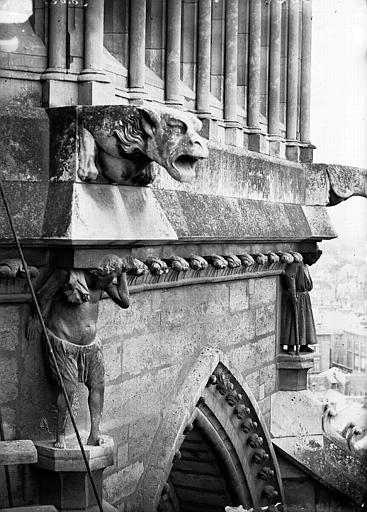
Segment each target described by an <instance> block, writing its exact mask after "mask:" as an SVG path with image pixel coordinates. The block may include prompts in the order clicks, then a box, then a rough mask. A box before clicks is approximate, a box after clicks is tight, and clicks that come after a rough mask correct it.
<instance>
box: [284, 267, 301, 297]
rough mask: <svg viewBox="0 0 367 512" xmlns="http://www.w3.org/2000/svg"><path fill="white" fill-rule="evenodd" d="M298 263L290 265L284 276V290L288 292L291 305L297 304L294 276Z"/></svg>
mask: <svg viewBox="0 0 367 512" xmlns="http://www.w3.org/2000/svg"><path fill="white" fill-rule="evenodd" d="M298 265H299V263H291V264H290V265H288V266H287V268H286V271H285V274H284V282H285V288H286V290H287V291H288V292H289V295H290V298H291V301H292V303H293V304H296V303H297V290H296V274H297V268H298Z"/></svg>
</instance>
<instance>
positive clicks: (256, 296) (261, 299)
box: [250, 277, 277, 307]
mask: <svg viewBox="0 0 367 512" xmlns="http://www.w3.org/2000/svg"><path fill="white" fill-rule="evenodd" d="M252 285H253V291H252V292H251V294H250V304H251V307H253V306H258V305H259V304H269V303H270V302H273V303H274V302H275V301H276V291H277V278H276V277H263V278H261V279H254V280H252Z"/></svg>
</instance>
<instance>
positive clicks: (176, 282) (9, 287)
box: [0, 251, 302, 302]
mask: <svg viewBox="0 0 367 512" xmlns="http://www.w3.org/2000/svg"><path fill="white" fill-rule="evenodd" d="M300 258H302V256H301V255H300V254H299V253H297V252H294V251H291V252H278V253H275V252H271V251H270V252H267V253H266V254H263V253H255V254H250V253H243V254H238V255H235V254H227V255H218V254H212V255H208V256H205V257H203V256H199V255H197V254H191V255H190V256H188V257H186V258H183V257H181V256H177V255H172V256H170V257H169V258H166V259H160V258H158V257H155V256H147V258H146V259H145V261H144V262H143V261H140V260H138V259H137V258H132V257H130V256H128V257H127V258H126V259H125V262H124V265H125V268H126V269H127V281H128V284H129V288H130V292H131V293H137V292H139V291H142V290H146V289H149V288H152V289H155V288H170V287H177V286H185V285H188V284H202V283H205V282H213V283H215V282H220V281H228V280H237V279H251V278H255V277H266V276H276V275H279V274H282V273H283V272H284V270H285V268H286V266H287V265H288V264H290V263H292V262H293V261H298V260H300ZM92 268H93V267H92ZM40 270H41V272H40V274H41V276H40V278H39V279H37V277H38V274H39V270H38V269H37V268H36V267H33V266H30V267H29V271H30V273H31V278H32V279H35V287H36V288H37V283H38V281H39V280H41V281H42V279H43V277H42V276H44V275H45V274H47V273H49V272H50V271H51V270H52V269H51V268H48V267H41V269H40ZM23 274H24V271H22V267H21V262H20V260H19V259H17V258H13V259H9V260H5V261H4V262H2V263H1V262H0V302H4V301H6V302H8V301H9V302H15V301H17V302H18V301H29V300H30V296H29V294H28V287H27V285H26V282H25V281H24V279H23V277H24V275H23Z"/></svg>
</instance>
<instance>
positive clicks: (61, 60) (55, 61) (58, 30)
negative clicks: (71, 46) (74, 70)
mask: <svg viewBox="0 0 367 512" xmlns="http://www.w3.org/2000/svg"><path fill="white" fill-rule="evenodd" d="M67 9H68V4H67V2H65V3H64V4H62V3H60V2H55V3H53V2H50V3H49V22H48V23H49V27H48V34H49V35H48V69H49V70H53V71H54V70H55V71H57V70H64V69H65V68H66V31H67V26H66V25H67Z"/></svg>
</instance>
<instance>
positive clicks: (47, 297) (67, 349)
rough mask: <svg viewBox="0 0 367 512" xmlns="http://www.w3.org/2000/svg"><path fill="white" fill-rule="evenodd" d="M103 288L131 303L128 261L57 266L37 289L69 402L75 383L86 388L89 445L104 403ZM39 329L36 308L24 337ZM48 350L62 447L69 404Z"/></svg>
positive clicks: (111, 258) (95, 440) (95, 438)
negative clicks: (100, 316) (91, 266)
mask: <svg viewBox="0 0 367 512" xmlns="http://www.w3.org/2000/svg"><path fill="white" fill-rule="evenodd" d="M103 292H106V293H107V295H108V296H109V297H111V299H112V300H113V301H114V302H115V303H116V304H117V305H118V306H120V307H121V308H128V307H129V304H130V300H129V290H128V285H127V280H126V265H125V263H124V262H123V261H122V260H121V259H120V258H118V257H117V256H115V255H108V256H106V257H105V258H104V259H103V260H102V262H101V263H100V265H99V267H98V268H95V269H88V270H67V269H62V268H57V269H55V270H54V271H53V273H52V274H51V275H50V277H49V278H48V280H47V281H46V282H45V283H44V285H43V286H42V288H41V289H40V290H39V291H38V294H37V295H38V299H39V304H40V308H41V313H42V316H43V318H44V320H45V324H46V327H47V333H48V337H49V340H50V343H51V347H52V351H53V353H54V355H55V359H56V362H57V365H58V367H59V371H60V373H61V376H62V379H63V382H64V385H65V388H66V392H67V395H68V398H69V401H70V404H72V403H73V398H74V395H75V391H76V388H77V383H78V382H83V383H84V384H85V385H86V386H87V388H88V390H89V398H88V405H89V410H90V419H91V429H90V434H89V437H88V441H87V444H88V445H94V446H95V445H100V444H102V443H103V438H102V436H101V433H100V423H101V418H102V411H103V402H104V382H105V369H104V362H103V354H102V347H101V343H100V341H99V339H98V335H97V320H98V303H99V301H100V299H101V298H102V295H103ZM41 332H42V329H41V324H40V321H39V318H38V316H37V315H36V312H35V311H34V312H33V313H32V315H31V317H30V319H29V321H28V325H27V338H28V339H29V340H30V341H33V340H34V339H36V338H37V337H38V336H40V335H41ZM47 351H48V362H49V365H50V370H51V375H52V378H53V379H54V380H56V382H57V384H58V386H59V390H58V398H57V409H58V420H57V434H56V442H55V445H54V446H55V447H56V448H66V444H65V429H66V423H67V419H68V412H67V406H66V402H65V398H64V395H63V393H62V390H61V386H60V383H59V378H58V376H57V372H56V369H55V364H54V360H53V359H52V357H51V355H50V353H49V352H50V351H49V348H48V346H47Z"/></svg>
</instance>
